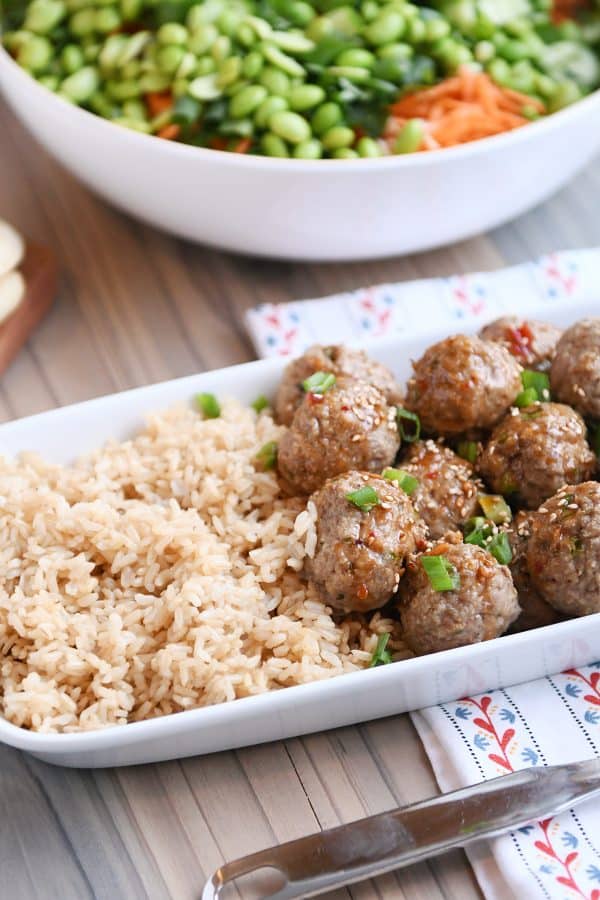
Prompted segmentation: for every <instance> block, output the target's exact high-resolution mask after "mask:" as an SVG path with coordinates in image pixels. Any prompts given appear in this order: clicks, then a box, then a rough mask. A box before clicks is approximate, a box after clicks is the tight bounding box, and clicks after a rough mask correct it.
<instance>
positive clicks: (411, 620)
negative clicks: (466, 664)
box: [400, 542, 520, 654]
mask: <svg viewBox="0 0 600 900" xmlns="http://www.w3.org/2000/svg"><path fill="white" fill-rule="evenodd" d="M440 554H442V555H443V557H444V558H445V560H446V561H447V562H448V563H449V564H450V565H451V566H452V567H453V568H454V571H455V572H456V573H457V575H458V577H459V578H460V583H459V586H458V587H457V588H455V589H453V590H448V591H436V590H435V589H434V587H433V586H432V584H431V582H430V580H429V577H428V575H427V572H426V571H425V569H424V567H423V559H425V558H426V557H427V556H431V555H438V556H439V555H440ZM519 611H520V610H519V603H518V600H517V592H516V590H515V586H514V584H513V580H512V577H511V574H510V571H509V569H508V567H507V566H502V565H500V563H499V562H497V561H496V560H495V559H494V557H493V556H492V555H491V553H488V552H487V550H483V549H482V548H481V547H477V546H475V545H473V544H450V543H447V542H446V543H440V544H437V545H436V546H435V547H434V549H433V550H432V551H431V553H430V554H426V555H425V556H420V557H418V558H417V559H416V560H414V561H411V562H410V563H409V565H408V567H407V571H406V575H405V576H404V578H403V579H402V583H401V589H400V620H401V622H402V628H403V638H404V640H405V641H406V643H407V644H408V646H409V647H410V649H411V650H413V651H414V652H415V653H419V654H421V653H435V652H436V651H437V650H449V649H451V648H452V647H463V646H465V645H466V644H475V643H478V642H479V641H488V640H490V639H491V638H496V637H499V636H500V635H501V634H503V633H504V632H505V631H506V629H507V628H508V627H509V626H510V625H511V624H512V623H513V622H514V621H515V619H516V618H517V616H518V615H519Z"/></svg>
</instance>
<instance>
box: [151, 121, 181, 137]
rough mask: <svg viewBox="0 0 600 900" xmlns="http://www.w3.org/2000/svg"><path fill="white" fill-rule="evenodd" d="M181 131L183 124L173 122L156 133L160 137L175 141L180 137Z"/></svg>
mask: <svg viewBox="0 0 600 900" xmlns="http://www.w3.org/2000/svg"><path fill="white" fill-rule="evenodd" d="M180 132H181V126H180V125H177V124H176V123H175V122H172V123H171V124H170V125H165V126H164V127H163V128H160V129H159V130H158V131H157V132H156V135H157V137H159V138H163V139H164V140H165V141H175V140H177V138H178V137H179V134H180Z"/></svg>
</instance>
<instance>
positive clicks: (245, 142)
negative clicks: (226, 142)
mask: <svg viewBox="0 0 600 900" xmlns="http://www.w3.org/2000/svg"><path fill="white" fill-rule="evenodd" d="M251 146H252V138H249V137H246V138H240V139H239V141H238V142H237V144H236V145H235V146H234V147H233V148H232V149H233V152H234V153H247V152H248V150H249V149H250V147H251Z"/></svg>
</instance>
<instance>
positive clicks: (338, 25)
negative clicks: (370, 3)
mask: <svg viewBox="0 0 600 900" xmlns="http://www.w3.org/2000/svg"><path fill="white" fill-rule="evenodd" d="M326 18H328V19H329V21H330V22H331V23H332V25H333V31H334V32H335V31H337V32H339V33H340V34H343V35H345V36H346V37H354V35H356V34H360V32H361V31H362V29H363V27H364V22H363V20H362V19H361V17H360V16H359V15H358V13H357V12H356V10H354V9H352V8H351V7H350V6H341V7H339V8H338V9H332V10H331V12H328V13H326Z"/></svg>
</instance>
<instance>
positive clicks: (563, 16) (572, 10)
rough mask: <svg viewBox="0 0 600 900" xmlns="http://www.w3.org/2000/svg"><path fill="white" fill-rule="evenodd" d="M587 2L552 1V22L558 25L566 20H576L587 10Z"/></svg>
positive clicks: (570, 0) (574, 0) (577, 0)
mask: <svg viewBox="0 0 600 900" xmlns="http://www.w3.org/2000/svg"><path fill="white" fill-rule="evenodd" d="M589 6H590V4H589V0H554V5H553V7H552V21H553V22H554V24H555V25H560V23H561V22H565V21H567V20H568V19H576V18H577V16H578V15H579V13H580V12H581V11H582V10H584V9H589Z"/></svg>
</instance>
